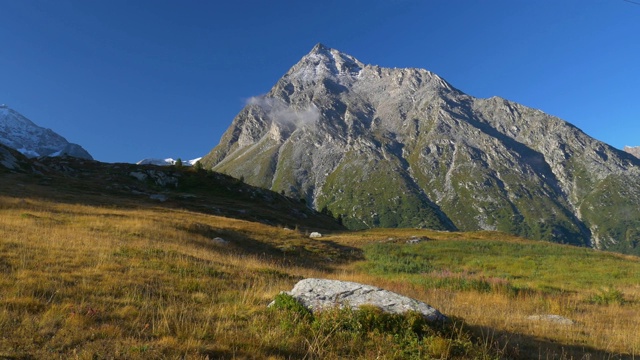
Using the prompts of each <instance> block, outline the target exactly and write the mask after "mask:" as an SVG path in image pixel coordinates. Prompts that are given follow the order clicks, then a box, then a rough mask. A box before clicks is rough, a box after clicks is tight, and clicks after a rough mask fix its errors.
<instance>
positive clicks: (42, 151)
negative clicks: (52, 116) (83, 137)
mask: <svg viewBox="0 0 640 360" xmlns="http://www.w3.org/2000/svg"><path fill="white" fill-rule="evenodd" d="M0 144H4V145H6V146H8V147H10V148H13V149H16V150H18V151H20V152H21V153H23V154H24V155H26V156H28V157H39V156H59V155H69V156H74V157H78V158H83V159H93V158H92V157H91V155H90V154H89V153H88V152H87V151H86V150H85V149H83V148H82V146H80V145H78V144H73V143H69V142H68V141H67V140H66V139H65V138H63V137H62V136H60V135H58V134H56V133H55V132H53V131H52V130H51V129H45V128H42V127H40V126H38V125H36V124H34V123H33V122H32V121H31V120H29V119H27V118H26V117H24V116H23V115H21V114H20V113H18V112H17V111H15V110H13V109H10V108H9V107H7V106H6V105H0Z"/></svg>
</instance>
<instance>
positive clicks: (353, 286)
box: [287, 279, 447, 322]
mask: <svg viewBox="0 0 640 360" xmlns="http://www.w3.org/2000/svg"><path fill="white" fill-rule="evenodd" d="M287 294H289V295H291V296H292V297H294V298H295V299H296V300H297V301H298V302H300V303H301V304H302V305H303V306H304V307H306V308H307V309H309V310H310V311H312V312H314V311H318V310H323V309H327V308H333V307H336V306H337V307H340V308H345V307H348V308H352V309H354V310H355V309H358V308H359V307H360V306H362V305H372V306H376V307H378V308H380V309H381V310H382V311H384V312H387V313H393V314H403V313H406V312H410V311H413V312H418V313H421V314H422V315H423V316H424V318H425V319H426V320H427V321H434V322H435V321H446V320H447V317H446V316H444V315H443V314H441V313H440V312H439V311H438V310H436V309H434V308H433V307H431V306H430V305H428V304H425V303H423V302H421V301H418V300H415V299H411V298H409V297H406V296H402V295H400V294H397V293H394V292H391V291H388V290H383V289H380V288H377V287H375V286H370V285H363V284H359V283H355V282H349V281H339V280H327V279H304V280H300V281H299V282H298V283H297V284H296V285H295V286H294V287H293V289H292V290H291V291H289V292H287Z"/></svg>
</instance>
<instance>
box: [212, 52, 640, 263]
mask: <svg viewBox="0 0 640 360" xmlns="http://www.w3.org/2000/svg"><path fill="white" fill-rule="evenodd" d="M201 162H202V163H203V165H204V166H205V168H211V169H214V170H215V171H220V172H223V173H226V174H229V175H231V176H234V177H238V178H240V177H241V178H243V179H244V180H245V181H246V182H247V183H250V184H252V185H256V186H260V187H263V188H267V189H271V190H274V191H277V192H282V193H284V194H286V195H288V196H291V197H300V198H303V199H305V200H306V201H307V202H308V203H309V204H312V205H313V206H314V207H315V208H316V209H321V208H322V209H325V208H326V210H327V211H330V212H331V213H333V214H335V215H341V217H342V219H343V222H344V224H345V225H346V226H348V227H350V228H352V229H361V228H369V227H428V228H434V229H442V230H452V229H459V230H483V229H484V230H499V231H504V232H508V233H513V234H518V235H522V236H526V237H529V238H533V239H543V240H549V241H555V242H561V243H570V244H575V245H584V246H591V247H595V248H599V249H611V250H617V251H622V252H635V253H638V252H639V251H640V247H639V246H638V245H639V244H638V243H639V242H640V219H639V218H638V217H637V211H638V208H639V207H640V160H639V159H637V158H635V157H633V156H631V155H629V154H627V153H625V152H622V151H620V150H617V149H615V148H613V147H611V146H609V145H607V144H605V143H603V142H600V141H598V140H595V139H594V138H592V137H590V136H588V135H586V134H585V133H584V132H582V131H581V130H580V129H578V128H576V127H575V126H573V125H571V124H569V123H567V122H566V121H563V120H561V119H559V118H557V117H553V116H550V115H547V114H545V113H543V112H542V111H539V110H535V109H531V108H528V107H526V106H523V105H520V104H517V103H514V102H511V101H508V100H505V99H503V98H500V97H492V98H488V99H479V98H474V97H472V96H469V95H466V94H464V93H463V92H462V91H460V90H458V89H456V88H454V87H453V86H451V85H450V84H449V83H447V82H446V81H445V80H444V79H442V78H440V77H439V76H437V75H436V74H434V73H432V72H429V71H427V70H423V69H414V68H411V69H391V68H382V67H379V66H373V65H365V64H363V63H362V62H360V61H358V60H357V59H355V58H354V57H352V56H350V55H347V54H344V53H341V52H339V51H337V50H335V49H330V48H327V47H325V46H323V45H322V44H318V45H316V46H315V47H314V48H313V49H312V51H311V52H310V53H309V54H307V55H306V56H304V57H303V58H302V59H301V60H300V61H299V62H298V63H297V64H296V65H294V66H293V67H292V68H291V69H290V70H289V71H288V72H287V73H286V74H285V75H284V76H283V77H282V78H281V79H280V80H279V81H278V82H277V83H276V84H275V86H274V87H273V88H272V89H271V91H269V92H268V93H267V94H266V95H264V96H260V97H256V98H253V99H251V100H250V101H249V102H248V103H247V105H246V106H245V108H244V109H243V110H242V111H241V112H240V113H239V114H238V115H237V116H236V117H235V119H234V120H233V122H232V124H231V126H230V127H229V129H228V130H227V131H226V132H225V134H224V135H223V137H222V139H221V140H220V143H219V144H218V145H217V146H216V147H215V148H213V150H212V151H211V152H210V153H209V154H207V155H206V156H205V157H203V159H202V160H201Z"/></svg>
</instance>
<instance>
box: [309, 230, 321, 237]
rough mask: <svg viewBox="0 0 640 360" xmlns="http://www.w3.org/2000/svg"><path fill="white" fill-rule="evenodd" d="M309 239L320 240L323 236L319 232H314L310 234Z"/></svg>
mask: <svg viewBox="0 0 640 360" xmlns="http://www.w3.org/2000/svg"><path fill="white" fill-rule="evenodd" d="M309 237H310V238H320V237H322V234H320V233H319V232H316V231H314V232H312V233H311V234H309Z"/></svg>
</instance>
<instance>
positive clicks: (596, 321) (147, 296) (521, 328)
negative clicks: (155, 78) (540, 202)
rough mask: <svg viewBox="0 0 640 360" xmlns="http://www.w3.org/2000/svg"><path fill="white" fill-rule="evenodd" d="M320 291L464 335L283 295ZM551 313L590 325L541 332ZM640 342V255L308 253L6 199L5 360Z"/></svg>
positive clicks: (226, 222) (156, 212)
mask: <svg viewBox="0 0 640 360" xmlns="http://www.w3.org/2000/svg"><path fill="white" fill-rule="evenodd" d="M218 237H219V238H222V239H224V240H226V241H227V242H226V243H222V242H219V241H216V240H214V239H215V238H218ZM411 239H414V240H420V241H416V243H412V244H408V243H407V241H408V240H411ZM307 277H325V278H332V279H340V280H349V281H357V282H362V283H367V284H371V285H376V286H380V287H383V288H385V289H388V290H392V291H396V292H399V293H401V294H403V295H407V296H411V297H414V298H416V299H419V300H422V301H425V302H427V303H428V304H430V305H432V306H434V307H435V308H437V309H439V310H440V311H441V312H442V313H444V314H446V315H447V316H449V317H450V318H451V320H452V321H451V322H450V323H448V324H444V325H430V324H425V323H423V322H421V321H420V319H419V318H416V317H415V316H414V315H413V314H407V315H406V316H387V315H384V314H380V313H379V312H377V311H376V310H375V309H364V310H363V311H362V312H351V311H337V310H336V311H329V312H326V313H322V314H309V313H307V312H305V311H304V310H303V309H300V308H299V307H296V305H295V303H292V302H291V301H290V299H287V297H284V296H278V294H279V293H280V291H282V290H289V289H291V288H292V287H293V285H294V284H295V283H296V282H297V281H298V280H300V279H302V278H307ZM277 296H278V299H279V300H278V302H277V304H276V306H273V307H271V308H268V307H267V305H268V304H269V303H270V302H271V301H272V300H274V298H276V297H277ZM545 314H555V315H561V316H564V317H566V318H569V319H571V320H573V321H574V322H575V323H574V324H573V325H562V324H557V323H552V322H547V321H543V320H537V321H534V320H529V319H527V317H528V316H531V315H545ZM639 333H640V260H639V259H638V258H637V257H631V256H624V255H617V254H611V253H605V252H598V251H594V250H590V249H585V248H577V247H569V246H562V245H557V244H550V243H544V242H532V241H526V240H522V239H518V238H515V237H512V236H509V235H504V234H500V233H490V232H478V233H448V232H435V231H425V230H413V229H378V230H370V231H359V232H343V233H333V234H327V235H326V236H324V237H322V238H320V239H309V238H308V236H307V235H306V234H305V233H303V232H298V231H294V230H287V229H285V228H283V227H278V226H269V225H265V224H260V223H256V222H249V221H244V220H236V219H231V218H225V217H220V216H214V215H207V214H203V213H199V212H194V211H187V210H180V209H176V208H166V207H160V206H158V207H152V206H145V207H141V208H127V207H123V206H118V207H115V206H107V205H97V204H92V205H88V204H82V203H80V201H78V203H73V201H67V202H65V203H61V202H57V201H51V200H45V199H36V198H25V197H12V196H2V197H0V359H70V358H71V359H114V358H115V359H151V358H162V359H207V358H208V359H219V358H222V359H302V358H305V359H341V358H352V359H357V358H362V359H374V358H377V359H411V358H415V359H423V358H426V359H429V358H431V359H503V358H504V359H635V358H638V357H640V335H638V334H639Z"/></svg>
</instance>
